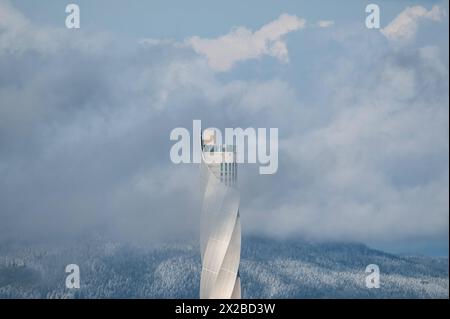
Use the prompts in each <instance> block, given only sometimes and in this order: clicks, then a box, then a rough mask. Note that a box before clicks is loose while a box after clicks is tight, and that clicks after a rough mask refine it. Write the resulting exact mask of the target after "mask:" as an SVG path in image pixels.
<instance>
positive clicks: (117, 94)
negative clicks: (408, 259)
mask: <svg viewBox="0 0 450 319" xmlns="http://www.w3.org/2000/svg"><path fill="white" fill-rule="evenodd" d="M75 3H77V4H78V5H79V6H80V9H81V29H79V30H69V29H66V28H65V26H64V21H65V17H66V14H65V12H64V9H65V5H66V3H65V2H62V1H56V0H55V1H27V0H15V1H6V0H0V9H1V11H0V17H1V18H2V19H0V101H1V107H0V119H2V121H1V120H0V176H1V177H2V178H0V216H2V217H3V220H4V223H2V224H1V225H0V231H1V232H0V234H1V236H3V237H1V238H5V239H11V238H13V239H14V238H16V239H17V238H29V237H31V238H40V237H45V236H47V235H49V234H52V236H56V237H57V236H67V235H71V236H72V235H73V236H76V235H79V234H80V233H83V232H85V231H89V230H92V231H98V230H99V229H100V230H101V231H105V232H109V233H111V234H112V235H114V236H118V237H120V238H134V237H136V238H137V239H142V240H168V238H175V237H184V236H189V235H193V236H196V234H197V233H198V214H197V213H198V203H197V201H196V194H195V188H193V187H192V184H191V183H192V181H195V180H196V178H197V177H198V167H195V165H178V166H176V165H174V164H173V163H171V162H170V160H169V158H168V154H169V149H170V147H171V141H170V140H169V138H168V136H169V133H170V130H171V129H173V128H175V127H178V126H183V127H187V128H189V127H190V126H191V125H192V120H193V119H201V120H202V121H203V122H204V123H206V124H205V125H211V126H217V127H219V128H224V127H236V126H240V127H244V128H245V127H247V126H252V127H278V128H279V134H280V154H279V158H280V164H279V171H278V172H277V174H275V175H273V176H261V175H258V174H257V173H256V171H257V168H255V167H252V166H250V165H249V166H244V167H242V169H241V170H240V172H241V173H240V174H241V175H242V176H241V178H240V182H241V185H240V187H241V195H242V199H241V201H242V203H241V211H242V212H241V215H242V221H243V232H244V234H245V233H262V234H265V235H267V236H274V237H296V236H298V237H306V238H310V239H312V240H345V241H360V242H364V243H367V244H369V245H371V246H373V247H376V248H381V249H384V250H387V251H392V252H403V253H422V254H432V255H446V256H447V255H448V184H449V183H448V171H449V166H448V165H449V164H448V163H449V162H448V149H449V140H448V3H447V2H446V1H377V2H376V3H377V4H378V5H379V6H380V10H381V29H380V30H375V29H371V30H369V29H367V28H366V27H365V23H364V21H365V18H366V13H365V7H366V5H367V4H368V3H369V2H368V1H346V2H345V5H343V4H342V2H338V1H321V2H320V4H318V3H317V1H245V2H244V1H226V2H225V1H224V2H212V1H189V2H187V1H130V2H124V1H100V0H96V1H76V2H75ZM320 21H322V22H323V21H327V23H324V24H321V25H322V27H321V26H320V25H319V22H320ZM36 185H37V187H36ZM274 185H276V187H274ZM55 194H57V199H55ZM55 222H56V223H57V224H59V225H65V226H64V227H61V228H58V227H54V224H55Z"/></svg>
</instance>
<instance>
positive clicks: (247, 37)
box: [186, 14, 306, 71]
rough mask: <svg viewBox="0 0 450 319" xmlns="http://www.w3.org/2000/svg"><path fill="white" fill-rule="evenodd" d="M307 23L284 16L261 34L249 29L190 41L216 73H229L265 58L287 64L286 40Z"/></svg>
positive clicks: (262, 29)
mask: <svg viewBox="0 0 450 319" xmlns="http://www.w3.org/2000/svg"><path fill="white" fill-rule="evenodd" d="M305 23H306V21H305V20H304V19H300V18H298V17H296V16H293V15H288V14H282V15H281V16H280V17H279V18H278V19H277V20H275V21H272V22H270V23H268V24H266V25H264V26H262V27H261V28H260V29H259V30H257V31H255V32H252V31H251V30H249V29H247V28H245V27H237V28H235V29H233V30H232V31H231V32H230V33H228V34H226V35H224V36H221V37H219V38H215V39H202V38H200V37H198V36H195V37H191V38H189V39H187V40H186V43H187V44H188V45H191V46H192V48H193V49H194V50H195V51H196V52H197V53H199V54H202V55H204V56H206V58H207V59H208V62H209V65H210V66H211V68H213V69H214V70H216V71H228V70H230V69H231V68H232V67H233V65H234V64H235V63H236V62H240V61H245V60H249V59H257V58H260V57H262V56H264V55H268V56H272V57H275V58H277V59H278V60H279V61H281V62H283V63H286V62H288V60H289V55H288V49H287V46H286V43H285V42H284V41H283V36H284V35H286V34H288V33H289V32H292V31H296V30H298V29H301V28H304V27H305Z"/></svg>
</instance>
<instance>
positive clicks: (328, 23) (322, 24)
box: [317, 20, 334, 28]
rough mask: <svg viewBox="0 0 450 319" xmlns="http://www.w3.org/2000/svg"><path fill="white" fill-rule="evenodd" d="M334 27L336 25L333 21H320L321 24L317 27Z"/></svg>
mask: <svg viewBox="0 0 450 319" xmlns="http://www.w3.org/2000/svg"><path fill="white" fill-rule="evenodd" d="M333 25H334V21H333V20H320V21H319V22H317V26H318V27H319V28H329V27H332V26H333Z"/></svg>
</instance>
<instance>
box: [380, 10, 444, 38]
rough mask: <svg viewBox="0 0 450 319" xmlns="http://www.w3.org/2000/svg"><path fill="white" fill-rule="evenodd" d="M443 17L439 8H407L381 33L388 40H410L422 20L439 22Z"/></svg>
mask: <svg viewBox="0 0 450 319" xmlns="http://www.w3.org/2000/svg"><path fill="white" fill-rule="evenodd" d="M443 15H444V12H443V10H442V9H441V8H440V7H439V6H433V8H432V9H431V10H429V11H428V10H427V9H425V8H424V7H422V6H414V7H407V8H406V9H405V10H403V11H402V12H401V13H400V14H399V15H398V16H397V17H396V18H395V19H394V20H393V21H392V22H391V23H389V24H388V25H387V26H386V27H385V28H384V29H381V33H383V35H384V36H385V37H386V38H388V39H389V40H410V39H412V38H414V36H415V34H416V32H417V28H418V24H419V22H420V21H423V20H431V21H441V19H442V17H443Z"/></svg>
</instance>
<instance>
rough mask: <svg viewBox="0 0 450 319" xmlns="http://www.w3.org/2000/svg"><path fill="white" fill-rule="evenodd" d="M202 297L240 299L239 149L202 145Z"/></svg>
mask: <svg viewBox="0 0 450 319" xmlns="http://www.w3.org/2000/svg"><path fill="white" fill-rule="evenodd" d="M201 172H202V180H203V206H202V215H201V236H200V246H201V258H202V273H201V281H200V298H202V299H230V298H231V299H240V298H241V283H240V276H239V261H240V250H241V223H240V218H239V192H238V190H237V188H236V181H237V164H236V161H235V150H234V148H232V147H231V148H230V146H223V145H222V146H218V145H204V146H203V145H202V163H201Z"/></svg>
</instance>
